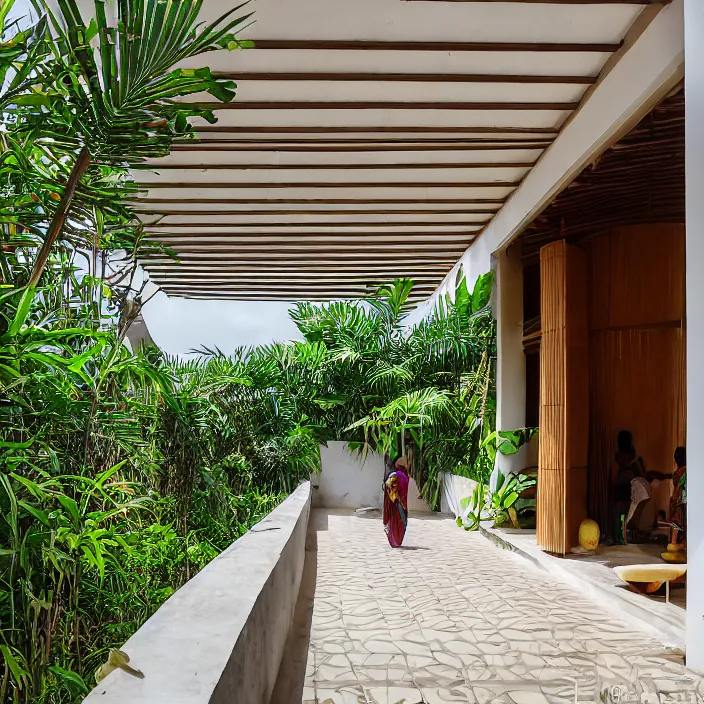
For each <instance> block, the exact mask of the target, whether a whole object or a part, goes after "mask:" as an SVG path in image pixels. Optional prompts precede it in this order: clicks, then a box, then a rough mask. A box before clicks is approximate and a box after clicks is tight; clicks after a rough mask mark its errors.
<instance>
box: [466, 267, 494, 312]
mask: <svg viewBox="0 0 704 704" xmlns="http://www.w3.org/2000/svg"><path fill="white" fill-rule="evenodd" d="M493 286H494V272H493V271H490V272H488V273H487V274H483V275H482V276H480V277H479V278H478V279H477V281H476V283H475V284H474V291H472V310H471V312H472V313H478V312H479V311H480V310H482V309H483V308H485V307H486V306H488V305H489V302H490V301H491V291H492V288H493Z"/></svg>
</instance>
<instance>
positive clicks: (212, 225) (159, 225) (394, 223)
mask: <svg viewBox="0 0 704 704" xmlns="http://www.w3.org/2000/svg"><path fill="white" fill-rule="evenodd" d="M218 214H219V213H218ZM492 214H493V213H492ZM483 222H486V218H484V219H482V220H470V221H452V220H450V221H447V220H446V221H442V222H438V221H437V220H422V221H415V222H414V221H413V220H403V221H401V220H390V221H384V220H380V221H379V222H369V221H366V220H365V221H361V222H272V223H266V222H155V223H152V224H150V225H147V229H148V230H159V229H166V228H169V227H174V228H184V227H188V228H190V227H193V228H196V227H197V228H201V229H217V228H223V229H225V228H228V227H252V228H254V227H280V228H284V229H287V228H294V227H330V228H348V227H373V228H376V227H395V228H398V227H418V228H420V227H430V228H434V227H440V228H444V227H475V226H477V225H481V224H482V223H483ZM159 234H160V235H162V234H166V233H159ZM181 234H183V235H188V234H192V233H181ZM225 234H232V235H270V236H271V235H275V234H279V235H281V236H282V237H287V236H290V235H291V234H295V233H287V232H279V233H276V232H259V231H256V232H246V231H245V232H232V233H225ZM309 234H310V235H323V234H325V233H322V232H311V233H309ZM330 234H335V231H334V230H332V231H331V232H330ZM354 234H360V233H354ZM370 234H384V232H383V231H381V232H376V231H374V232H370ZM409 234H412V233H409ZM179 236H181V235H179Z"/></svg>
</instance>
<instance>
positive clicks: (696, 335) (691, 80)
mask: <svg viewBox="0 0 704 704" xmlns="http://www.w3.org/2000/svg"><path fill="white" fill-rule="evenodd" d="M684 5H685V52H686V55H685V60H686V62H687V72H686V85H685V91H686V94H687V106H686V110H687V112H686V120H687V134H686V144H687V438H688V443H687V470H688V471H687V499H688V506H689V507H691V510H689V511H687V522H688V523H687V553H688V555H687V560H688V574H687V584H688V588H687V665H688V666H689V667H692V668H694V669H696V670H699V671H702V672H704V588H702V584H704V512H702V511H701V509H700V508H699V507H700V506H701V501H702V499H704V445H702V443H701V442H699V438H701V437H702V435H703V434H704V357H702V349H704V277H702V271H704V131H702V125H704V3H702V0H685V3H684Z"/></svg>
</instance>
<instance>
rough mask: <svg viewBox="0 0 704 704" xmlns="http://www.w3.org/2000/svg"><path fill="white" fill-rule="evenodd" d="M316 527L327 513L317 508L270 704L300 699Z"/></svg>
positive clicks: (312, 588)
mask: <svg viewBox="0 0 704 704" xmlns="http://www.w3.org/2000/svg"><path fill="white" fill-rule="evenodd" d="M320 530H323V531H325V530H327V516H326V515H325V514H323V513H322V512H320V511H313V512H312V513H311V517H310V522H309V525H308V534H307V536H306V559H305V562H304V564H303V576H302V577H301V587H300V590H299V592H298V602H297V603H296V610H295V612H294V616H293V624H292V625H291V631H290V633H289V636H288V640H287V641H286V650H285V651H284V657H283V660H282V661H281V666H280V667H279V674H278V677H277V679H276V685H275V687H274V692H273V694H272V695H271V700H270V704H301V701H302V700H303V684H304V682H305V677H306V665H307V663H308V648H309V646H310V629H311V623H312V620H313V601H314V599H315V587H316V579H317V573H318V540H317V533H318V531H320Z"/></svg>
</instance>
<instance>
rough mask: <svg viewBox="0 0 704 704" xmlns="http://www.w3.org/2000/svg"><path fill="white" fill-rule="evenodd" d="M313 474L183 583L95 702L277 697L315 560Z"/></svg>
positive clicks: (261, 701)
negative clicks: (309, 560) (309, 564)
mask: <svg viewBox="0 0 704 704" xmlns="http://www.w3.org/2000/svg"><path fill="white" fill-rule="evenodd" d="M310 493H311V491H310V483H308V482H307V483H305V484H303V485H301V486H300V487H299V488H298V489H297V490H296V491H295V492H294V493H293V494H292V495H291V496H290V497H289V498H288V499H286V501H284V502H283V503H282V504H281V505H280V506H278V507H277V508H276V509H274V510H273V511H272V512H271V514H269V516H267V517H266V518H265V519H264V520H263V521H261V522H260V523H258V524H257V525H256V526H254V528H252V530H250V531H249V532H248V533H247V534H246V535H244V536H243V537H242V538H240V539H239V540H237V541H236V542H234V543H233V544H232V545H231V546H230V547H229V548H228V549H227V550H225V551H224V552H223V553H222V554H221V555H219V556H218V557H216V558H215V559H214V560H213V561H212V562H211V563H210V564H209V565H208V566H207V567H206V568H205V569H203V570H202V571H201V572H200V573H199V574H197V575H196V576H195V577H194V578H193V579H192V580H191V581H190V582H188V583H187V584H185V585H184V586H183V587H181V589H179V590H178V591H177V592H176V593H175V594H174V595H173V596H172V597H171V598H170V599H169V600H168V601H167V602H166V603H165V604H164V605H163V606H162V607H161V608H160V609H159V610H158V611H157V612H156V613H155V614H154V615H153V616H152V617H151V618H150V619H149V620H148V621H147V622H146V623H145V624H144V625H143V626H142V627H141V628H140V629H139V630H138V631H137V632H136V633H135V634H134V635H133V636H132V638H130V639H129V640H128V641H127V643H125V645H124V647H123V650H124V651H125V652H126V653H127V654H128V655H129V656H130V658H131V662H130V664H131V665H132V666H134V667H135V668H137V669H139V670H141V671H142V672H143V673H144V679H137V678H136V677H132V676H131V675H128V674H127V673H125V672H122V671H120V670H118V671H116V672H113V673H112V674H111V675H109V676H108V677H107V678H106V679H105V680H104V681H103V682H101V683H100V684H99V685H98V686H97V687H96V688H95V689H94V690H93V691H92V692H91V693H90V694H89V695H88V697H87V698H86V699H85V700H84V701H85V702H88V703H89V704H137V703H139V704H186V703H187V704H206V703H210V704H225V702H227V703H228V704H231V703H232V702H237V704H268V702H269V699H270V698H271V694H272V691H273V689H274V684H275V682H276V677H277V675H278V671H279V666H280V664H281V659H282V656H283V652H284V647H285V645H286V638H287V636H288V632H289V630H290V628H291V623H292V621H293V614H294V609H295V607H296V600H297V598H298V591H299V588H300V583H301V575H302V573H303V564H304V561H305V542H306V531H307V527H308V516H309V513H310Z"/></svg>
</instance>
